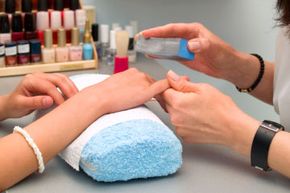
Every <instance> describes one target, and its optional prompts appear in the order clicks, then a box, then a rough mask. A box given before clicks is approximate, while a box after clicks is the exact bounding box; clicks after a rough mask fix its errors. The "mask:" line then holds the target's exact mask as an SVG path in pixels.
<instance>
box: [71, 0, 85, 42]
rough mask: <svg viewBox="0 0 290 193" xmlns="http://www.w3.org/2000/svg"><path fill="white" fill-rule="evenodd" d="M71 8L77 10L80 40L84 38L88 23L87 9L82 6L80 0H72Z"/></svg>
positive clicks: (76, 17) (76, 19)
mask: <svg viewBox="0 0 290 193" xmlns="http://www.w3.org/2000/svg"><path fill="white" fill-rule="evenodd" d="M70 2H71V5H70V9H71V10H73V11H74V12H75V21H76V27H77V28H79V29H80V40H82V39H83V38H84V33H85V25H86V19H87V16H86V11H85V10H84V9H81V8H80V2H79V0H71V1H70Z"/></svg>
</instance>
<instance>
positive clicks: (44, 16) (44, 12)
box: [36, 0, 49, 31]
mask: <svg viewBox="0 0 290 193" xmlns="http://www.w3.org/2000/svg"><path fill="white" fill-rule="evenodd" d="M36 26H37V30H38V31H44V30H46V29H49V14H48V2H47V0H39V1H38V12H37V13H36Z"/></svg>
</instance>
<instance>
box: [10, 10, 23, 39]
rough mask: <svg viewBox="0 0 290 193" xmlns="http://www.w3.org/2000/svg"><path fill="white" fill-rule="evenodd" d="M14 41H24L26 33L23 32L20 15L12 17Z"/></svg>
mask: <svg viewBox="0 0 290 193" xmlns="http://www.w3.org/2000/svg"><path fill="white" fill-rule="evenodd" d="M11 28H12V34H11V37H12V41H19V40H24V32H23V22H22V15H21V14H20V13H15V14H13V15H12V24H11Z"/></svg>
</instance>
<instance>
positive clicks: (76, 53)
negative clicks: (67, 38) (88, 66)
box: [69, 27, 83, 61]
mask: <svg viewBox="0 0 290 193" xmlns="http://www.w3.org/2000/svg"><path fill="white" fill-rule="evenodd" d="M71 33H72V34H71V38H72V39H71V46H70V47H69V60H70V61H80V60H82V58H83V47H82V46H81V45H80V31H79V29H78V28H76V27H74V28H73V29H72V31H71Z"/></svg>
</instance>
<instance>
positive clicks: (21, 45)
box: [0, 39, 41, 67]
mask: <svg viewBox="0 0 290 193" xmlns="http://www.w3.org/2000/svg"><path fill="white" fill-rule="evenodd" d="M40 62H41V44H40V41H39V40H37V39H35V40H30V41H27V40H20V41H17V42H14V41H12V42H7V43H6V44H0V67H5V66H6V67H10V66H17V65H25V64H29V63H40Z"/></svg>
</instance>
